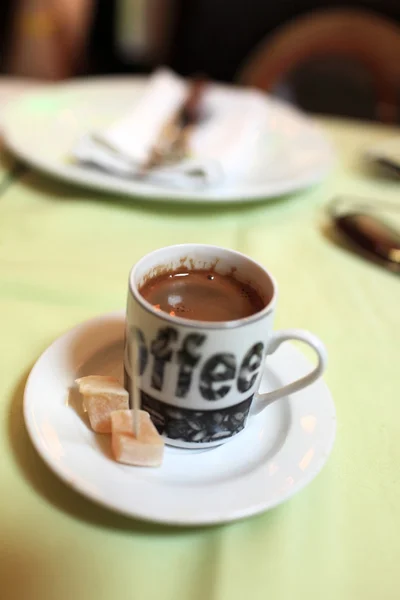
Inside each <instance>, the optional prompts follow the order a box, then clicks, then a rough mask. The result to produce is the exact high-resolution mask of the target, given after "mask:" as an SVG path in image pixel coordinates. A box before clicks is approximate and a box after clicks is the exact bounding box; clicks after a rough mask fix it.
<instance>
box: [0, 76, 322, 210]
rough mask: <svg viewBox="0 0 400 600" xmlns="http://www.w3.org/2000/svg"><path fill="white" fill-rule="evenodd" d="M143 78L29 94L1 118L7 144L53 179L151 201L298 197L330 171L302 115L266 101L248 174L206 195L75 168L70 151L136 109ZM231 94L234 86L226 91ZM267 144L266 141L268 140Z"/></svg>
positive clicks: (114, 79)
mask: <svg viewBox="0 0 400 600" xmlns="http://www.w3.org/2000/svg"><path fill="white" fill-rule="evenodd" d="M145 81H146V80H145V79H144V78H140V77H130V78H120V77H112V78H110V77H108V78H98V79H92V80H82V81H74V82H70V83H64V84H59V85H55V86H51V87H49V88H48V89H46V90H45V91H42V92H40V93H35V94H30V95H24V96H23V97H21V98H20V99H18V100H16V101H15V102H14V103H12V104H11V105H9V106H8V107H7V108H6V109H5V111H4V116H3V133H4V138H5V141H6V144H7V145H8V147H9V148H10V150H12V151H13V152H14V153H15V154H16V155H17V156H18V157H19V158H20V159H22V160H23V161H25V162H26V163H28V164H29V165H31V166H33V167H35V168H37V169H40V170H41V171H44V172H46V173H47V174H49V175H52V176H54V177H56V178H59V179H62V180H64V181H67V182H70V183H75V184H78V185H82V186H85V187H89V188H94V189H97V190H100V191H101V192H109V193H114V194H115V193H117V194H123V195H128V196H133V197H136V196H139V197H142V198H147V199H149V200H151V199H156V200H159V201H160V200H165V201H171V200H173V201H183V202H216V201H217V202H244V201H253V200H256V199H259V200H263V199H266V198H272V197H276V196H280V195H282V194H287V193H290V192H295V191H298V190H300V189H302V188H305V187H308V186H310V185H312V184H315V183H317V182H319V181H320V180H321V179H322V178H323V177H324V176H325V175H326V173H327V171H328V170H329V169H330V167H331V165H332V149H331V146H330V144H329V143H328V141H327V140H326V139H325V136H324V135H323V134H322V133H321V131H320V130H319V129H318V128H317V127H316V126H315V125H314V124H313V123H312V122H311V120H309V119H308V118H306V117H305V116H304V115H303V114H302V113H300V112H299V111H297V110H296V109H294V108H291V107H289V106H288V105H285V104H284V103H282V102H279V101H277V100H272V99H270V98H268V97H267V96H266V97H265V102H266V104H267V105H268V111H269V114H270V118H269V124H268V126H267V127H266V129H265V131H262V132H261V133H260V143H259V151H258V152H257V154H256V156H255V160H254V163H253V165H252V167H251V168H250V170H249V171H248V173H247V174H246V176H243V178H242V179H241V180H239V181H237V182H235V183H231V184H226V185H221V186H219V187H215V188H210V189H206V190H201V191H183V190H178V189H175V188H173V187H170V188H168V187H160V186H157V185H155V184H151V183H148V182H146V181H135V180H128V179H122V178H119V177H116V176H113V175H108V174H105V173H103V172H101V171H98V170H95V169H91V168H88V167H83V166H79V165H77V164H74V163H73V162H72V161H71V159H70V155H71V149H72V147H73V146H74V144H75V143H76V141H77V139H79V137H80V136H81V135H82V134H84V133H87V132H88V131H91V130H94V129H97V128H99V127H103V126H105V125H107V124H109V123H110V122H112V121H113V120H115V119H116V118H117V117H118V116H121V115H123V114H124V112H127V111H128V110H130V109H131V108H132V106H133V105H134V103H135V99H137V98H138V97H139V95H140V94H141V92H142V90H143V86H144V85H145ZM228 89H230V90H231V93H232V94H235V93H237V92H236V89H235V87H233V86H232V87H231V88H228ZM263 140H265V142H264V141H263Z"/></svg>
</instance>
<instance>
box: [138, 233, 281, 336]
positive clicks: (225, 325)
mask: <svg viewBox="0 0 400 600" xmlns="http://www.w3.org/2000/svg"><path fill="white" fill-rule="evenodd" d="M171 248H176V249H184V248H185V249H186V250H189V251H190V249H192V250H194V249H196V248H206V249H208V250H214V251H219V250H223V251H224V252H229V253H230V254H232V255H234V256H237V257H240V258H244V259H245V260H247V261H248V262H250V263H252V264H253V265H254V266H256V267H258V268H260V269H261V270H262V271H263V272H264V274H265V275H266V276H267V277H268V279H269V280H270V282H271V284H272V289H273V294H272V297H271V299H270V301H269V302H268V304H267V305H266V306H264V308H263V309H262V310H260V311H258V312H256V313H254V314H253V315H250V316H249V317H242V318H241V319H235V320H232V321H196V320H194V319H185V318H184V317H177V316H174V317H172V316H171V315H169V314H168V313H166V312H163V311H157V310H155V309H154V308H153V306H152V305H151V304H150V302H148V301H147V300H146V299H145V298H143V296H142V295H141V293H140V292H139V289H138V286H137V285H136V283H135V275H136V272H137V269H138V267H140V265H141V263H142V262H143V261H144V260H146V259H148V258H149V257H151V256H152V255H154V254H157V253H159V252H162V251H163V250H170V249H171ZM277 290H278V287H277V283H276V280H275V278H274V277H273V275H271V273H270V272H269V271H268V269H266V268H265V267H264V266H263V265H262V264H261V263H259V262H258V261H256V260H254V259H253V258H250V256H247V255H246V254H243V253H242V252H239V251H238V250H232V249H231V248H224V247H223V246H215V245H213V244H193V243H192V244H171V245H170V246H163V247H161V248H157V249H156V250H152V251H151V252H148V253H147V254H145V255H144V256H142V257H141V258H140V259H139V260H138V261H137V262H136V263H135V264H134V265H133V267H132V268H131V270H130V273H129V291H130V293H131V294H132V295H133V297H134V298H135V300H136V301H137V302H138V303H139V304H140V306H141V307H142V308H143V309H144V310H146V311H147V312H149V313H150V314H152V315H154V316H155V317H158V318H159V319H162V320H164V321H166V322H168V323H170V324H171V325H175V326H176V325H180V326H181V327H189V328H191V329H235V328H238V327H243V326H244V325H250V324H252V323H256V322H257V321H260V320H261V319H264V318H265V317H266V316H267V315H269V314H270V313H271V312H272V311H273V309H274V307H275V302H276V296H277Z"/></svg>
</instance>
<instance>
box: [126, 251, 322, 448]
mask: <svg viewBox="0 0 400 600" xmlns="http://www.w3.org/2000/svg"><path fill="white" fill-rule="evenodd" d="M182 267H187V268H188V269H193V268H195V269H204V268H206V269H207V268H214V270H215V271H216V272H217V273H221V274H223V273H232V269H234V273H235V277H236V278H237V279H238V280H239V281H242V282H244V283H248V284H250V285H251V287H252V288H254V290H255V291H256V292H257V293H258V294H259V295H260V297H261V298H262V299H263V300H264V301H265V307H264V308H263V309H262V310H261V311H259V312H257V313H255V314H253V315H251V316H250V317H245V318H242V319H238V320H235V321H224V322H215V321H213V322H206V321H194V320H189V319H184V318H181V317H176V316H171V315H169V314H168V313H166V312H163V311H160V310H156V309H155V308H153V306H152V305H151V304H150V303H149V302H147V300H145V299H144V298H143V296H141V294H140V291H139V290H140V288H141V286H142V285H143V284H144V282H145V281H148V280H149V278H150V279H151V278H152V277H155V276H156V275H157V274H159V273H160V271H161V272H162V271H163V270H175V269H178V268H182ZM276 300H277V285H276V282H275V280H274V278H273V277H272V275H271V274H270V273H269V272H268V271H267V270H266V269H265V268H264V267H263V266H262V265H260V264H259V263H257V262H255V261H254V260H252V259H251V258H249V257H247V256H245V255H244V254H241V253H239V252H235V251H233V250H228V249H225V248H219V247H218V246H207V245H203V244H183V245H176V246H169V247H167V248H161V249H159V250H156V251H155V252H151V253H150V254H148V255H147V256H145V257H143V258H142V259H141V260H139V262H138V263H137V264H136V265H135V266H134V267H133V269H132V271H131V273H130V278H129V292H128V305H127V319H126V338H125V353H124V367H125V384H126V387H127V389H128V390H130V391H131V390H132V373H133V372H134V371H133V364H132V357H133V356H135V353H134V347H133V345H134V344H137V346H138V354H137V356H138V357H139V360H138V365H137V370H138V371H139V375H138V376H137V377H136V385H138V386H139V388H140V393H141V394H140V395H141V403H142V408H143V410H146V411H148V412H149V413H150V415H151V418H152V420H153V422H154V423H155V425H156V426H157V428H158V430H159V431H160V432H161V433H162V434H163V435H164V436H165V438H166V442H167V443H168V444H170V445H173V446H179V447H182V448H201V447H203V448H204V447H209V446H215V445H218V444H221V443H224V442H226V441H228V440H230V439H232V437H234V436H235V435H236V434H238V433H239V432H240V431H241V430H242V429H243V428H244V427H245V425H246V422H247V420H248V418H249V417H252V416H253V415H256V414H258V413H259V412H260V411H262V410H264V409H265V408H266V407H267V406H268V405H269V404H271V402H274V401H275V400H278V399H279V398H282V397H283V396H287V395H288V394H293V393H294V392H297V391H299V390H301V389H303V388H305V387H306V386H308V385H310V384H311V383H313V382H314V381H315V380H316V379H317V378H318V377H319V376H320V375H321V374H322V373H323V371H324V369H325V366H326V360H327V358H326V350H325V348H324V345H323V344H322V342H321V341H320V340H319V339H318V338H317V337H315V336H314V335H313V334H311V333H309V332H307V331H302V330H299V329H286V330H282V331H273V330H272V325H273V318H274V314H275V308H276ZM286 340H300V341H302V342H305V343H306V344H308V345H309V346H311V347H312V348H313V349H314V351H315V353H316V354H317V359H318V360H317V366H316V367H315V368H314V369H313V370H312V371H311V372H310V373H309V374H308V375H305V376H304V377H302V378H300V379H297V380H296V381H293V382H292V383H290V384H289V385H286V386H284V387H281V388H279V389H276V390H273V391H271V392H268V393H266V394H257V390H258V386H259V382H260V379H261V376H262V372H263V369H264V368H265V358H266V356H267V355H268V354H272V353H273V352H275V351H276V350H277V348H278V347H279V346H280V345H281V344H282V342H285V341H286Z"/></svg>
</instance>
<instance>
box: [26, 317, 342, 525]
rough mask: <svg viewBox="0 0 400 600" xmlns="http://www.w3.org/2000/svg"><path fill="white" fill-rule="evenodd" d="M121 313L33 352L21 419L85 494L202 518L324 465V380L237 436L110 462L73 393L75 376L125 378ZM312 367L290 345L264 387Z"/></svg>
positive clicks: (262, 500) (295, 482) (288, 489)
mask: <svg viewBox="0 0 400 600" xmlns="http://www.w3.org/2000/svg"><path fill="white" fill-rule="evenodd" d="M123 338H124V315H123V314H122V313H112V314H108V315H103V316H101V317H98V318H95V319H92V320H90V321H87V322H86V323H83V324H81V325H78V326H77V327H75V328H74V329H72V330H71V331H69V332H68V333H66V334H65V335H63V336H62V337H61V338H59V339H58V340H57V341H55V342H54V343H53V344H52V345H51V346H50V347H49V348H48V349H47V350H46V351H45V352H44V354H43V355H42V356H41V357H40V358H39V360H38V361H37V363H36V365H35V366H34V368H33V369H32V372H31V374H30V376H29V379H28V382H27V384H26V388H25V397H24V417H25V423H26V426H27V429H28V432H29V435H30V437H31V439H32V442H33V444H34V446H35V448H36V450H37V451H38V452H39V454H40V455H41V457H42V458H43V460H44V461H45V462H46V463H47V464H48V466H49V467H50V468H51V469H52V470H53V471H54V472H55V473H56V474H57V475H58V476H59V477H60V478H61V479H63V480H64V481H65V483H67V484H68V485H70V486H71V487H72V488H74V489H75V490H76V491H78V492H80V493H81V494H83V495H84V496H87V497H88V498H90V499H92V500H94V501H95V502H98V503H99V504H102V505H104V506H106V507H108V508H110V509H112V510H115V511H117V512H120V513H122V514H125V515H128V516H132V517H137V518H140V519H146V520H151V521H156V522H162V523H169V524H179V525H205V524H211V523H221V522H226V521H232V520H235V519H240V518H243V517H247V516H249V515H253V514H256V513H259V512H262V511H265V510H267V509H269V508H272V507H273V506H276V505H278V504H280V503H281V502H283V501H284V500H286V499H288V498H289V497H290V496H292V495H293V494H294V493H296V492H297V491H299V490H300V489H301V488H302V487H304V486H305V485H306V484H307V483H309V482H310V481H311V480H312V479H313V478H314V477H315V476H316V475H317V473H318V472H319V471H320V470H321V468H322V466H323V465H324V463H325V462H326V460H327V458H328V455H329V453H330V451H331V449H332V445H333V441H334V438H335V429H336V419H335V407H334V404H333V400H332V397H331V395H330V393H329V390H328V388H327V386H326V384H325V383H324V382H323V381H322V380H320V381H318V382H316V383H314V384H313V385H312V386H310V387H309V388H307V389H306V390H304V391H302V392H299V393H298V394H296V395H294V396H293V397H288V398H285V399H283V400H281V401H279V402H275V403H274V404H272V405H271V406H269V407H268V408H267V409H266V410H265V411H264V412H263V413H261V414H260V415H259V416H258V417H255V418H254V419H253V421H252V422H251V424H250V425H248V426H247V427H246V428H245V430H244V431H243V433H241V434H239V435H238V436H237V437H236V438H235V439H233V440H232V441H230V442H228V443H226V444H224V445H222V446H219V447H217V448H213V449H210V450H202V451H201V450H199V451H196V450H193V451H192V450H179V449H176V448H169V447H167V448H166V454H165V459H164V463H163V465H162V466H161V468H159V469H146V468H140V467H130V466H126V465H122V464H119V463H117V462H115V461H114V460H113V458H112V456H111V453H110V439H109V436H107V435H98V434H95V433H93V432H92V431H91V430H90V428H89V426H88V424H87V422H86V419H85V415H84V413H82V412H81V409H80V404H81V402H80V399H79V398H78V397H77V394H76V392H75V391H74V390H73V391H71V387H72V386H73V383H74V380H75V379H76V377H78V376H82V375H89V374H115V375H117V376H118V377H122V356H123V354H122V352H123ZM309 370H310V364H309V363H308V361H307V360H306V359H305V358H304V357H303V356H302V355H301V354H300V353H299V352H298V351H297V350H296V349H295V348H294V347H293V346H291V345H290V344H284V345H283V346H282V347H281V348H280V350H278V351H277V352H276V353H275V354H274V355H272V356H271V357H269V359H268V367H267V369H266V372H265V376H264V378H263V381H262V385H261V390H262V391H266V390H268V389H272V388H275V387H277V386H280V385H282V384H285V383H288V382H289V381H291V380H293V379H296V378H298V377H300V376H301V375H303V374H304V373H305V372H307V371H309Z"/></svg>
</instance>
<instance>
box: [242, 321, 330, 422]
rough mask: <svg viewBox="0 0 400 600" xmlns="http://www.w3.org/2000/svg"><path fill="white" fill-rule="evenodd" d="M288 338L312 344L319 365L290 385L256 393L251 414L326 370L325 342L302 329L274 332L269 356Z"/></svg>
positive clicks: (307, 383)
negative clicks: (264, 392)
mask: <svg viewBox="0 0 400 600" xmlns="http://www.w3.org/2000/svg"><path fill="white" fill-rule="evenodd" d="M288 340H298V341H299V342H304V343H305V344H308V345H309V346H311V348H312V349H313V350H314V351H315V353H316V355H317V358H318V363H317V366H316V367H315V368H314V369H313V370H312V371H311V372H310V373H308V375H305V376H304V377H301V378H300V379H297V380H296V381H293V382H292V383H289V384H288V385H284V386H283V387H281V388H278V389H277V390H273V391H272V392H267V393H266V394H256V397H255V399H254V402H253V406H252V409H251V416H254V415H257V414H258V413H260V412H261V411H262V410H264V408H266V407H267V406H269V404H271V403H272V402H275V400H279V399H280V398H282V397H283V396H288V395H289V394H294V393H295V392H298V391H300V390H302V389H303V388H305V387H307V386H308V385H310V384H311V383H314V381H315V380H316V379H318V377H320V375H322V373H323V372H324V371H325V368H326V363H327V358H328V357H327V352H326V349H325V346H324V344H323V343H322V342H321V340H319V339H318V338H317V337H316V336H315V335H313V334H312V333H310V332H309V331H304V330H302V329H284V330H283V331H277V332H276V333H273V334H272V337H271V339H270V341H269V344H268V349H267V356H268V355H269V354H273V353H274V352H275V351H276V350H277V349H278V348H279V346H280V345H281V344H282V343H283V342H286V341H288Z"/></svg>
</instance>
